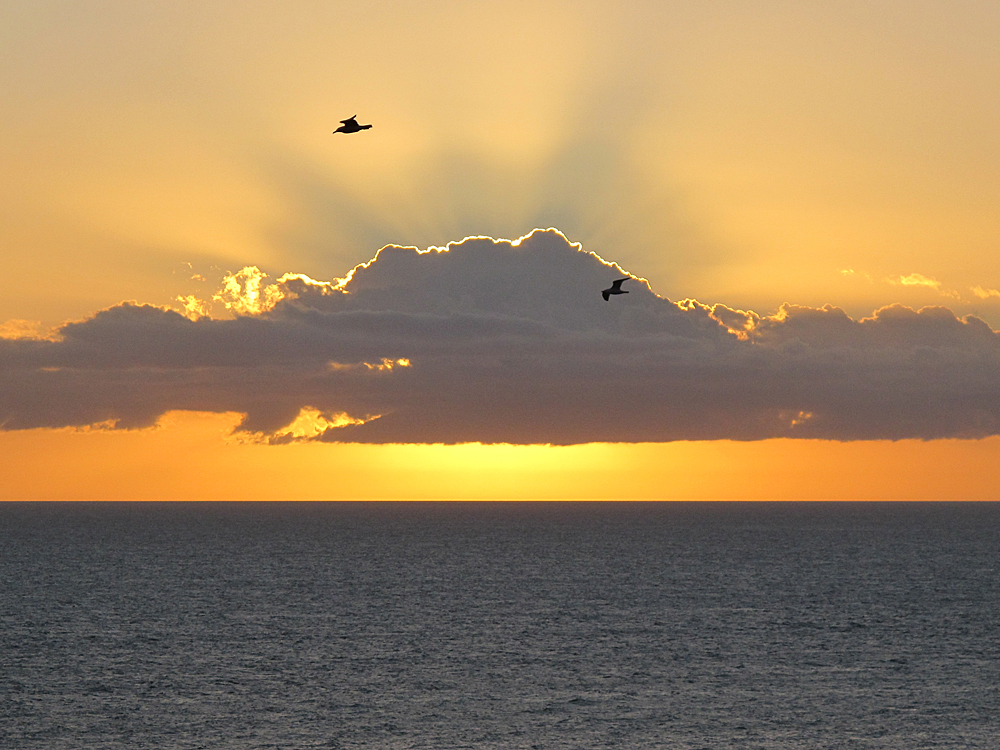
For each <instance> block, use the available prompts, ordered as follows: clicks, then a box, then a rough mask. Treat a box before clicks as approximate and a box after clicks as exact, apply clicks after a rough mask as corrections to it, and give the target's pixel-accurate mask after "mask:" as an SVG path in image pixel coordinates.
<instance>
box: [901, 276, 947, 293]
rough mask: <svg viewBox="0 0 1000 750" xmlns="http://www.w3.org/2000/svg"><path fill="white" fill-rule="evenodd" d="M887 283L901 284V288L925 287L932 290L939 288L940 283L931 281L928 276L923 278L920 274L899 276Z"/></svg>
mask: <svg viewBox="0 0 1000 750" xmlns="http://www.w3.org/2000/svg"><path fill="white" fill-rule="evenodd" d="M889 281H891V282H892V283H893V284H901V285H902V286H926V287H930V288H931V289H934V290H937V289H939V288H940V287H941V282H940V281H938V280H937V279H932V278H930V277H929V276H924V275H923V274H922V273H911V274H909V275H908V276H899V277H898V278H895V279H890V280H889Z"/></svg>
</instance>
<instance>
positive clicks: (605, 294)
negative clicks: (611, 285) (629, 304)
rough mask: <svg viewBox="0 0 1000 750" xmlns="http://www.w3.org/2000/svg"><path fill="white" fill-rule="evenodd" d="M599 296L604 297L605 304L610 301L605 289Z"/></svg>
mask: <svg viewBox="0 0 1000 750" xmlns="http://www.w3.org/2000/svg"><path fill="white" fill-rule="evenodd" d="M601 296H602V297H604V301H605V302H607V301H608V300H610V299H611V295H610V294H608V290H607V289H605V290H604V291H603V292H601Z"/></svg>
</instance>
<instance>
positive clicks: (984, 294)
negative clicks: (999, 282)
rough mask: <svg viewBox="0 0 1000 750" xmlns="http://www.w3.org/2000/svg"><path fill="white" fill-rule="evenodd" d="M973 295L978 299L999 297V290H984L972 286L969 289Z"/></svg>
mask: <svg viewBox="0 0 1000 750" xmlns="http://www.w3.org/2000/svg"><path fill="white" fill-rule="evenodd" d="M971 291H972V293H973V294H974V295H976V296H977V297H979V299H989V298H990V297H1000V289H984V288H983V287H981V286H974V287H972V288H971Z"/></svg>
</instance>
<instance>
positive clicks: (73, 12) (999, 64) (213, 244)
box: [0, 0, 1000, 499]
mask: <svg viewBox="0 0 1000 750" xmlns="http://www.w3.org/2000/svg"><path fill="white" fill-rule="evenodd" d="M998 37H1000V7H998V6H997V5H996V4H995V3H990V2H985V1H975V2H973V1H965V0H959V1H958V2H956V1H954V0H951V1H950V2H944V1H943V0H921V1H920V2H912V1H910V2H903V1H902V0H888V1H887V2H880V3H871V2H862V1H861V0H849V1H848V2H841V3H836V4H833V5H831V4H829V3H820V2H790V1H789V2H785V1H783V0H769V1H766V2H760V3H743V2H736V1H735V0H717V1H716V0H713V1H712V2H705V3H694V4H692V3H681V2H652V1H650V2H624V3H623V2H611V1H610V0H581V1H577V2H544V1H543V2H531V3H528V2H514V1H512V0H506V1H504V2H498V3H490V4H481V3H467V2H459V1H458V0H445V1H444V2H439V3H433V4H426V3H415V2H414V3H411V2H373V3H356V2H322V3H321V2H314V1H312V0H304V1H303V2H295V3H289V4H281V5H275V4H273V3H265V2H247V3H243V4H240V5H239V6H238V7H237V6H234V5H233V4H232V3H228V2H220V1H218V0H207V1H205V2H200V3H187V2H169V3H168V2H165V0H151V1H150V2H146V3H142V4H141V5H137V4H135V3H127V2H124V0H109V2H105V3H101V4H98V5H93V4H78V5H74V4H66V3H64V2H55V0H38V1H37V2H32V3H22V4H8V7H6V8H4V9H3V10H0V86H2V87H3V90H4V92H5V94H4V99H5V103H6V104H7V107H6V114H5V116H4V118H2V121H0V198H2V200H0V332H2V331H5V332H6V334H7V335H13V334H14V333H17V332H24V331H31V330H36V331H37V330H43V329H44V328H45V327H47V326H53V325H58V324H60V323H62V322H64V321H66V320H71V319H82V318H85V317H87V316H90V315H93V314H94V313H95V312H96V311H98V310H100V309H104V308H107V307H109V306H111V305H114V304H117V303H119V302H121V301H122V300H129V299H133V300H139V301H141V302H149V303H153V304H158V305H171V306H173V307H175V308H179V307H180V303H179V302H178V300H177V297H178V296H181V295H188V294H193V295H197V296H199V297H200V298H202V299H207V298H209V297H210V296H211V294H212V292H213V291H216V290H217V289H218V287H219V285H220V284H221V281H222V278H223V276H224V275H225V274H226V273H227V272H232V271H237V270H239V269H240V268H243V267H244V266H252V265H256V266H259V267H260V268H262V269H264V270H265V271H266V272H268V273H269V274H270V275H271V277H272V278H277V277H279V276H280V275H281V274H283V273H285V272H295V273H303V274H307V275H308V276H310V277H312V278H316V279H331V278H334V277H336V276H342V275H343V274H344V273H346V272H347V271H348V270H349V269H350V268H351V267H353V266H354V265H355V264H357V263H360V262H362V261H365V260H368V259H369V258H371V257H372V255H373V254H374V252H375V251H376V250H377V249H378V248H379V247H380V246H382V245H383V244H386V243H399V244H404V245H417V246H420V247H426V246H428V245H432V244H434V245H443V244H445V243H446V242H448V241H451V240H459V239H461V238H462V237H464V236H466V235H470V234H489V235H492V236H497V237H510V238H516V237H518V236H521V235H523V234H525V233H526V232H528V231H530V230H531V229H533V228H535V227H538V226H542V227H547V226H556V227H558V228H560V229H561V230H562V231H563V232H565V233H566V235H567V236H568V237H569V238H570V239H571V240H573V241H579V242H582V243H583V246H584V248H585V249H587V250H592V251H594V252H597V253H599V254H601V255H602V256H603V257H604V258H607V259H609V260H611V261H616V262H618V263H620V264H621V265H622V266H623V267H625V268H627V269H628V270H629V271H631V272H632V273H635V274H637V275H640V276H643V277H645V278H647V279H649V281H650V284H651V287H652V289H653V290H654V291H655V292H657V293H658V294H661V295H663V296H666V297H669V298H670V299H674V300H677V299H683V298H687V297H693V298H696V299H698V300H700V301H702V302H705V303H724V304H726V305H728V306H730V307H734V308H739V309H745V310H746V309H752V310H755V311H757V312H759V313H761V314H770V313H773V312H774V311H775V310H776V309H777V307H778V305H780V304H781V303H783V302H791V303H795V304H802V305H810V306H820V305H823V304H827V303H831V304H835V305H838V306H840V307H843V308H844V309H846V310H847V311H848V312H849V313H850V314H852V315H853V316H855V317H860V316H862V315H867V314H870V313H871V311H872V310H873V309H875V308H878V307H881V306H883V305H886V304H890V303H893V302H901V303H904V304H906V305H909V306H912V307H920V306H923V305H931V304H940V305H945V306H947V307H949V308H950V309H951V310H953V311H955V312H956V313H957V314H959V315H965V314H969V313H973V314H976V315H979V316H981V317H982V318H983V319H984V320H986V321H987V322H988V323H989V324H990V325H991V326H992V327H993V328H995V329H1000V291H998V290H1000V246H998V237H1000V215H998V213H997V209H996V207H997V206H998V205H1000V104H998V103H997V97H996V96H995V94H994V92H996V91H997V90H998V89H1000V48H998V47H997V45H996V39H997V38H998ZM355 113H357V114H358V115H359V117H360V119H361V120H362V121H363V122H373V123H374V124H375V127H374V129H373V130H371V131H368V132H367V133H365V134H362V135H363V136H364V138H362V137H361V136H358V137H356V138H354V139H353V140H350V141H347V140H338V138H339V137H334V136H332V135H331V131H332V130H333V128H334V127H336V125H337V120H339V119H342V118H343V117H348V116H349V115H352V114H355ZM219 314H221V313H219ZM234 419H235V418H234V417H232V416H231V415H230V416H226V415H215V416H207V415H201V416H195V415H190V414H187V415H185V414H171V415H170V416H169V417H168V418H166V419H165V420H163V424H162V426H161V427H159V428H158V429H155V430H152V431H130V432H108V431H100V430H92V431H89V432H86V431H85V432H74V431H67V430H53V431H45V430H29V431H23V432H3V431H0V461H2V471H0V497H3V498H9V499H17V498H81V499H82V498H94V499H99V498H199V499H200V498H223V499H229V498H232V499H239V498H256V497H260V498H268V499H274V498H286V497H287V498H289V499H295V498H310V499H311V498H316V499H320V498H323V499H327V498H352V497H365V498H368V497H371V498H374V497H400V498H424V497H447V498H459V497H559V498H565V497H595V498H596V497H621V498H661V497H662V498H789V499H791V498H796V497H802V498H846V499H850V498H901V499H902V498H927V499H930V498H936V497H940V498H949V499H951V498H958V499H960V498H970V499H982V498H1000V491H998V490H1000V488H998V486H997V484H998V482H997V481H996V480H994V479H993V477H992V476H991V472H993V473H995V470H994V469H992V467H993V466H995V465H997V462H996V460H995V458H996V456H995V453H996V452H997V447H996V446H997V441H996V439H994V438H989V439H986V440H982V441H952V440H945V441H930V442H918V441H901V442H898V443H888V442H856V443H835V442H829V441H805V440H802V441H790V440H777V441H762V442H759V443H731V442H708V443H676V444H665V445H649V444H642V445H635V446H627V445H613V446H600V445H583V446H576V447H569V448H546V447H520V448H514V447H507V446H491V447H486V446H476V445H468V446H454V447H442V446H384V447H378V446H350V445H331V444H322V445H320V444H315V445H313V444H296V445H290V446H270V447H269V446H263V445H248V444H235V443H234V442H233V441H232V440H231V439H230V438H227V437H226V435H228V433H229V431H230V429H231V427H232V426H233V425H234V424H235V421H234ZM623 477H627V479H626V480H623Z"/></svg>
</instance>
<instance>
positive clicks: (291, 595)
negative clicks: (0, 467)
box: [0, 503, 1000, 750]
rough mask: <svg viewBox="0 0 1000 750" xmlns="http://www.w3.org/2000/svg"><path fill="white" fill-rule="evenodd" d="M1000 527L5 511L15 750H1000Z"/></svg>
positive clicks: (585, 512) (0, 525)
mask: <svg viewBox="0 0 1000 750" xmlns="http://www.w3.org/2000/svg"><path fill="white" fill-rule="evenodd" d="M998 529H1000V505H997V504H967V505H962V504H936V503H935V504H855V505H851V504H832V503H818V504H799V503H795V504H628V505H620V504H616V505H611V504H596V505H594V504H586V505H571V504H541V505H506V504H504V505H478V504H457V505H423V504H421V505H402V504H401V505H393V504H373V505H353V504H347V505H338V504H287V505H280V504H228V505H222V504H220V505H215V504H205V505H200V504H177V505H163V504H148V505H138V504H136V505H133V504H125V505H113V504H90V503H88V504H44V505H41V504H40V505H28V504H5V505H0V535H2V549H0V586H2V587H3V588H2V592H3V594H2V599H0V628H2V629H0V746H2V747H3V748H18V749H25V750H28V749H33V748H46V749H50V748H51V749H58V748H74V749H75V748H282V749H291V748H553V749H556V748H610V747H613V748H654V747H655V748H713V749H714V748H810V749H811V748H838V749H839V748H907V749H910V748H1000V687H998V686H1000V584H998V578H997V576H998V566H1000V539H998Z"/></svg>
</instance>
